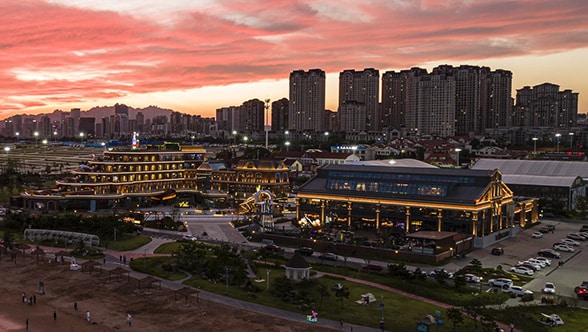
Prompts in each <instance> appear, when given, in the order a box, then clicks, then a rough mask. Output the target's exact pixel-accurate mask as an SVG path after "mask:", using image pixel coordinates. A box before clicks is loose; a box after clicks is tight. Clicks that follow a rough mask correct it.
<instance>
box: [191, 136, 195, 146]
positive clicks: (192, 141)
mask: <svg viewBox="0 0 588 332" xmlns="http://www.w3.org/2000/svg"><path fill="white" fill-rule="evenodd" d="M194 138H196V137H194V135H192V145H194Z"/></svg>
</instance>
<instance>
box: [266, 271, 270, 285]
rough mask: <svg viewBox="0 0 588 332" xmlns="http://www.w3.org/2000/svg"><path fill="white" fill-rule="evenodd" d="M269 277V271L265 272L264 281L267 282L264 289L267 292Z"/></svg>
mask: <svg viewBox="0 0 588 332" xmlns="http://www.w3.org/2000/svg"><path fill="white" fill-rule="evenodd" d="M269 276H270V270H265V280H266V281H267V282H266V287H265V289H266V290H269V284H270V283H269Z"/></svg>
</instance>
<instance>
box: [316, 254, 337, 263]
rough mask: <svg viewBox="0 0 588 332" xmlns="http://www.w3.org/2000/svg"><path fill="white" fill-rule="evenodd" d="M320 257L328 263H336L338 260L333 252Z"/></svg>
mask: <svg viewBox="0 0 588 332" xmlns="http://www.w3.org/2000/svg"><path fill="white" fill-rule="evenodd" d="M318 257H319V258H320V259H324V260H326V261H336V260H337V259H338V257H337V255H335V254H333V253H331V252H326V253H324V254H320V255H319V256H318Z"/></svg>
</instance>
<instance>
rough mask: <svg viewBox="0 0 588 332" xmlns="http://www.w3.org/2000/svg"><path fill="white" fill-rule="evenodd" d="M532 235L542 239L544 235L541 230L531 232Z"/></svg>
mask: <svg viewBox="0 0 588 332" xmlns="http://www.w3.org/2000/svg"><path fill="white" fill-rule="evenodd" d="M531 237H532V238H534V239H540V238H542V237H543V233H541V232H535V233H533V234H531Z"/></svg>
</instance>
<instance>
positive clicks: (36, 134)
mask: <svg viewBox="0 0 588 332" xmlns="http://www.w3.org/2000/svg"><path fill="white" fill-rule="evenodd" d="M33 136H35V146H37V143H38V139H39V132H38V131H35V132H34V133H33Z"/></svg>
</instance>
